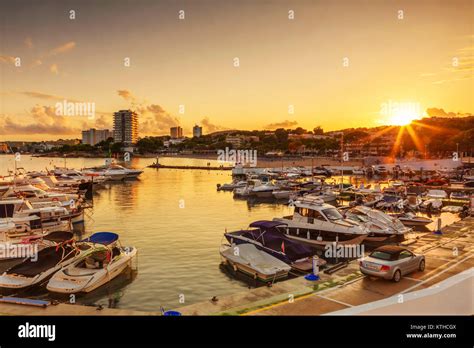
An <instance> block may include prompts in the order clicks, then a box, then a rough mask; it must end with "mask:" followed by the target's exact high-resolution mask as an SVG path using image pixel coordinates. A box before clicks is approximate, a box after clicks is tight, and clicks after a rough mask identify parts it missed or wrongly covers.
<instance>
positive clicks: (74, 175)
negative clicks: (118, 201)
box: [54, 169, 106, 184]
mask: <svg viewBox="0 0 474 348" xmlns="http://www.w3.org/2000/svg"><path fill="white" fill-rule="evenodd" d="M54 174H55V176H56V178H57V179H58V180H59V181H62V180H67V181H70V180H73V181H76V182H78V183H80V182H83V181H85V182H94V183H96V184H101V183H103V182H104V181H105V180H106V178H105V176H101V175H99V174H95V173H94V174H92V173H90V174H89V175H86V174H84V173H81V172H80V171H78V170H75V169H65V170H61V171H56V170H55V171H54Z"/></svg>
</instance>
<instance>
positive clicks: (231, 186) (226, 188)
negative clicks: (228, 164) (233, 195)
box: [217, 180, 247, 191]
mask: <svg viewBox="0 0 474 348" xmlns="http://www.w3.org/2000/svg"><path fill="white" fill-rule="evenodd" d="M245 186H247V181H246V180H240V181H233V182H231V183H229V184H223V185H221V184H217V191H232V190H234V189H236V188H238V187H245Z"/></svg>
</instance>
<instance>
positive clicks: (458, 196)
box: [450, 191, 470, 201]
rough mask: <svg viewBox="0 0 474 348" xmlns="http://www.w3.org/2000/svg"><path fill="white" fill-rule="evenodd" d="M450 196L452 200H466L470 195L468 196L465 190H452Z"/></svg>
mask: <svg viewBox="0 0 474 348" xmlns="http://www.w3.org/2000/svg"><path fill="white" fill-rule="evenodd" d="M450 198H451V199H454V200H460V201H468V200H469V198H470V197H469V194H467V193H465V192H457V191H453V192H451V194H450Z"/></svg>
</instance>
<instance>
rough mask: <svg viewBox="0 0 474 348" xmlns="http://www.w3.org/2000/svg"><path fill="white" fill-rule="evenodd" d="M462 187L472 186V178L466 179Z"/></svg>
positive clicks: (473, 181) (473, 185)
mask: <svg viewBox="0 0 474 348" xmlns="http://www.w3.org/2000/svg"><path fill="white" fill-rule="evenodd" d="M464 187H474V180H469V181H466V182H465V183H464Z"/></svg>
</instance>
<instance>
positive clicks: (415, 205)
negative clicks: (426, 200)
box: [403, 193, 423, 211]
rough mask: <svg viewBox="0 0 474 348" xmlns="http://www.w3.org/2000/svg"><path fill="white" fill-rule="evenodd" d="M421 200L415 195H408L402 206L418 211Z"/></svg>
mask: <svg viewBox="0 0 474 348" xmlns="http://www.w3.org/2000/svg"><path fill="white" fill-rule="evenodd" d="M422 203H423V200H422V199H421V198H420V197H419V196H418V195H417V194H416V193H408V194H407V198H406V199H405V201H404V203H403V204H404V206H405V207H408V208H409V209H411V210H414V211H416V210H418V209H419V207H420V205H421V204H422Z"/></svg>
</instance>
